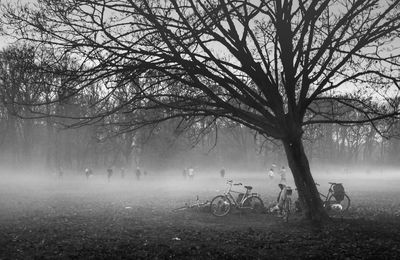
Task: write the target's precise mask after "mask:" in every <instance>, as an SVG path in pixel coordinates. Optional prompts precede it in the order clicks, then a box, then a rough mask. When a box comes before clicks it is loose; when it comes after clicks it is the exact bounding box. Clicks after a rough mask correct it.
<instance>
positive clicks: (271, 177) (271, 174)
mask: <svg viewBox="0 0 400 260" xmlns="http://www.w3.org/2000/svg"><path fill="white" fill-rule="evenodd" d="M274 175H275V173H274V169H273V168H271V169H269V172H268V177H269V178H270V179H271V180H272V179H273V178H274Z"/></svg>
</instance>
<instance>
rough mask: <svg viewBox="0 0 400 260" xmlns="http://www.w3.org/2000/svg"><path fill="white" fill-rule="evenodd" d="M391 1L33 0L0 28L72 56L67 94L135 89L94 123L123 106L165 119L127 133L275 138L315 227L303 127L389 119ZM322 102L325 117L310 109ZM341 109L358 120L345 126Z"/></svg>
mask: <svg viewBox="0 0 400 260" xmlns="http://www.w3.org/2000/svg"><path fill="white" fill-rule="evenodd" d="M399 2H400V1H399V0H387V1H384V2H383V1H379V0H298V1H293V0H274V1H272V0H265V1H248V0H204V1H193V0H171V1H156V0H135V1H133V0H104V1H95V0H79V1H76V0H74V1H72V0H66V1H61V2H60V1H57V0H42V1H39V3H38V4H37V5H34V6H31V8H28V7H26V6H25V7H19V8H17V7H15V6H11V5H3V6H2V12H3V17H2V20H1V21H2V24H3V29H4V31H5V32H6V33H7V32H8V34H9V35H15V36H16V38H17V39H21V40H29V41H33V42H36V43H37V44H38V45H39V46H46V47H53V48H54V50H55V51H54V62H57V61H58V60H59V59H60V58H62V57H63V55H70V56H71V57H75V58H76V61H77V62H79V63H80V64H81V65H80V66H79V69H78V70H75V71H70V70H65V71H64V73H65V74H66V75H70V76H71V78H72V79H79V82H78V83H79V84H77V87H76V89H75V91H74V92H73V93H77V92H79V91H84V89H85V86H88V85H89V84H94V83H96V84H100V85H102V86H103V93H102V95H103V97H104V99H107V100H109V101H112V100H114V99H115V97H114V95H113V93H114V92H115V89H118V88H120V87H121V86H124V85H127V84H131V83H132V82H133V81H134V80H136V82H138V83H139V84H137V88H136V89H135V90H133V93H132V98H131V99H130V100H128V101H127V102H125V103H123V104H121V103H119V105H118V106H117V105H116V103H115V102H110V104H113V106H112V107H109V109H107V111H105V112H99V113H98V114H97V116H99V117H106V116H109V115H111V114H113V113H115V112H116V111H118V110H120V109H121V108H122V107H124V106H126V105H127V104H129V106H131V107H133V108H134V110H143V109H146V110H150V109H161V108H163V109H167V110H168V111H171V112H168V113H157V115H158V116H160V115H161V118H160V117H156V116H154V117H149V118H146V119H145V120H140V119H143V118H136V117H134V116H133V117H132V118H131V125H135V126H137V125H143V124H144V125H146V124H148V123H149V122H158V121H161V120H166V119H169V118H175V117H184V118H185V117H193V116H194V117H204V116H210V117H215V118H218V117H225V118H228V119H230V120H233V121H236V122H238V123H240V124H242V125H245V126H247V127H249V128H251V129H253V130H255V131H257V132H259V133H260V134H263V135H266V136H269V137H272V138H275V139H278V140H281V141H282V143H283V146H284V148H285V151H286V155H287V159H288V163H289V166H290V168H291V170H292V173H293V176H294V180H295V183H296V186H297V188H298V191H299V196H300V199H301V201H302V202H303V204H304V205H305V206H306V211H305V212H306V216H307V217H308V218H309V219H311V220H313V221H321V220H324V219H326V218H327V215H326V213H325V212H324V210H323V208H322V204H321V200H320V199H319V194H318V190H317V188H316V186H315V183H314V180H313V177H312V175H311V171H310V168H309V163H308V160H307V156H306V154H305V151H304V147H303V142H302V135H303V127H304V126H305V125H309V124H316V123H318V124H325V123H342V124H349V125H351V124H358V123H366V122H369V123H372V124H374V122H375V121H377V120H380V119H383V118H386V117H395V116H397V115H398V107H397V106H395V105H394V104H393V103H392V102H390V99H389V98H388V97H390V96H394V95H395V96H397V95H398V90H399V89H398V88H399V85H398V81H399V53H400V52H399V49H398V47H399V46H398V41H399V28H400V17H399V13H400V9H399ZM396 43H397V44H396ZM343 91H345V92H349V93H347V94H346V95H343ZM371 97H373V98H376V99H379V103H380V105H379V106H376V105H374V104H373V102H372V101H373V100H372V99H373V98H371ZM322 101H330V102H325V103H332V104H333V105H332V106H331V108H332V109H330V110H326V109H322V110H319V109H318V107H319V106H318V104H321V102H322ZM313 104H314V105H313ZM315 104H316V105H315ZM336 108H339V109H336ZM352 111H358V112H359V113H360V114H361V116H358V117H357V118H349V117H347V116H346V114H347V113H348V112H349V113H351V112H352ZM92 119H93V118H81V123H87V122H89V121H87V120H92Z"/></svg>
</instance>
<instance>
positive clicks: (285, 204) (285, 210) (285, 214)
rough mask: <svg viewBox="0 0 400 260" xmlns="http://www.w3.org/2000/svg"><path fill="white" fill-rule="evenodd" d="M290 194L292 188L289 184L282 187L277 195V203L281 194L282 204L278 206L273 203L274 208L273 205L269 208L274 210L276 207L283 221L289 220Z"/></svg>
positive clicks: (290, 210)
mask: <svg viewBox="0 0 400 260" xmlns="http://www.w3.org/2000/svg"><path fill="white" fill-rule="evenodd" d="M280 185H281V184H280ZM292 194H293V190H292V188H291V187H290V186H284V187H282V188H281V192H280V194H279V196H278V203H279V200H280V199H281V196H283V198H282V200H283V201H282V203H281V204H282V205H281V207H279V206H278V205H277V204H276V205H275V207H276V208H275V207H271V208H270V211H271V212H274V209H277V210H278V211H279V213H280V214H281V217H282V218H283V220H284V221H285V222H289V216H290V214H291V212H292V208H293V204H292Z"/></svg>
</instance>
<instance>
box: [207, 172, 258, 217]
mask: <svg viewBox="0 0 400 260" xmlns="http://www.w3.org/2000/svg"><path fill="white" fill-rule="evenodd" d="M227 184H228V188H227V190H226V191H225V192H224V194H222V195H217V196H215V197H214V198H213V199H212V200H211V204H210V207H211V213H212V214H213V215H214V216H216V217H223V216H226V215H228V213H229V212H230V211H231V209H232V206H233V207H235V208H236V209H249V210H251V211H252V212H255V213H261V212H262V211H263V210H264V202H263V201H262V199H261V198H260V196H259V195H258V194H257V193H251V190H252V189H253V187H251V186H244V188H245V189H246V192H245V193H243V192H240V191H235V190H232V186H241V185H243V184H242V183H233V181H232V180H228V181H227ZM232 193H237V194H238V196H237V197H236V198H235V197H234V196H233V195H232Z"/></svg>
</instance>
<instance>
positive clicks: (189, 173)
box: [182, 166, 194, 180]
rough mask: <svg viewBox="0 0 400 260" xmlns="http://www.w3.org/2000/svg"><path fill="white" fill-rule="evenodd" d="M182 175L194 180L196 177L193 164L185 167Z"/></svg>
mask: <svg viewBox="0 0 400 260" xmlns="http://www.w3.org/2000/svg"><path fill="white" fill-rule="evenodd" d="M182 176H183V178H184V179H185V180H186V179H188V178H189V180H193V179H194V168H193V167H192V166H191V167H189V168H185V169H183V172H182Z"/></svg>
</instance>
